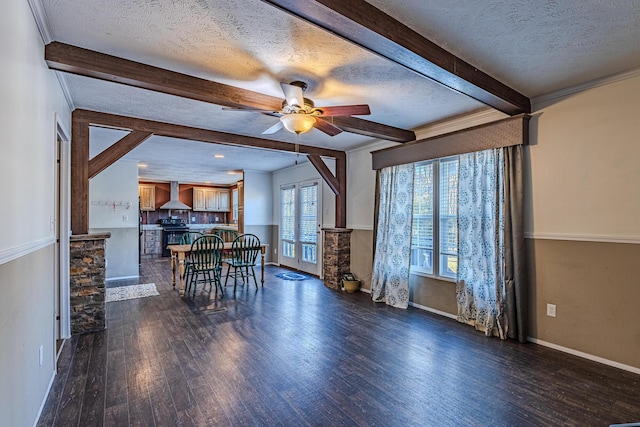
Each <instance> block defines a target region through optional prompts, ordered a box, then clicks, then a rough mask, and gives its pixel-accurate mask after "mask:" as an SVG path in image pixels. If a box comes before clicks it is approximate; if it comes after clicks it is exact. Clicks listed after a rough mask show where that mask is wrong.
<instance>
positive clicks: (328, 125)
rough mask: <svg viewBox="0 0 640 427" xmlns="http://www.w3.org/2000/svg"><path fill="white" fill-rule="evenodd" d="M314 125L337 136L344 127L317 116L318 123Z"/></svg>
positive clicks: (328, 133)
mask: <svg viewBox="0 0 640 427" xmlns="http://www.w3.org/2000/svg"><path fill="white" fill-rule="evenodd" d="M313 127H314V128H316V129H318V130H320V131H322V132H324V133H326V134H327V135H329V136H336V135H337V134H339V133H341V132H342V129H340V128H339V127H337V126H334V125H332V124H331V123H329V122H328V121H326V120H323V119H321V118H320V117H316V123H315V124H314V125H313Z"/></svg>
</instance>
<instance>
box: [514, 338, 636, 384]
mask: <svg viewBox="0 0 640 427" xmlns="http://www.w3.org/2000/svg"><path fill="white" fill-rule="evenodd" d="M527 341H530V342H532V343H534V344H538V345H541V346H544V347H549V348H552V349H554V350H558V351H561V352H563V353H568V354H571V355H573V356H578V357H582V358H583V359H588V360H591V361H594V362H598V363H602V364H604V365H608V366H612V367H614V368H618V369H622V370H624V371H628V372H632V373H634V374H639V375H640V368H636V367H635V366H630V365H625V364H624V363H619V362H614V361H613V360H609V359H605V358H602V357H598V356H594V355H592V354H589V353H583V352H582V351H578V350H574V349H572V348H568V347H563V346H561V345H557V344H553V343H550V342H547V341H543V340H539V339H537V338H533V337H527Z"/></svg>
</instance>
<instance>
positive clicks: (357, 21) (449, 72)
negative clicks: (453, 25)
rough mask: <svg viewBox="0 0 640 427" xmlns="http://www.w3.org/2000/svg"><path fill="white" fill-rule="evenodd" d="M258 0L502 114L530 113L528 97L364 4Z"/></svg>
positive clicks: (327, 0) (332, 0)
mask: <svg viewBox="0 0 640 427" xmlns="http://www.w3.org/2000/svg"><path fill="white" fill-rule="evenodd" d="M263 1H264V2H265V3H269V4H271V5H273V6H276V7H278V8H280V9H282V10H284V11H285V12H288V13H290V14H291V15H294V16H296V17H298V18H300V19H303V20H305V21H307V22H310V23H312V24H315V25H317V26H319V27H320V28H323V29H325V30H327V31H329V32H331V33H333V34H336V35H338V36H340V37H342V38H344V39H345V40H347V41H350V42H351V43H354V44H356V45H358V46H361V47H363V48H365V49H367V50H369V51H371V52H373V53H376V54H378V55H380V56H382V57H383V58H386V59H389V60H391V61H393V62H395V63H397V64H400V65H403V66H404V67H406V68H407V69H409V70H411V71H414V72H416V73H418V74H420V75H422V76H424V77H426V78H428V79H430V80H433V81H435V82H437V83H440V84H442V85H444V86H447V87H449V88H451V89H453V90H455V91H457V92H459V93H461V94H464V95H467V96H469V97H471V98H474V99H476V100H478V101H480V102H482V103H484V104H486V105H489V106H491V107H493V108H495V109H497V110H500V111H502V112H504V113H507V114H509V115H515V114H521V113H529V112H531V102H530V100H529V98H527V97H526V96H524V95H522V94H521V93H519V92H517V91H515V90H514V89H512V88H510V87H509V86H507V85H505V84H503V83H502V82H500V81H498V80H496V79H494V78H493V77H491V76H489V75H488V74H486V73H484V72H482V71H480V70H479V69H478V68H477V67H474V66H473V65H471V64H469V63H467V62H465V61H463V60H462V59H461V58H458V57H457V56H455V55H453V54H452V53H450V52H448V51H447V50H445V49H443V48H441V47H440V46H438V45H436V44H435V43H433V42H431V41H430V40H428V39H426V38H424V37H423V36H421V35H420V34H418V33H417V32H415V31H413V30H412V29H410V28H409V27H407V26H406V25H404V24H402V23H401V22H399V21H397V20H396V19H394V18H392V17H391V16H389V15H387V14H385V13H384V12H382V11H381V10H379V9H376V8H375V7H374V6H372V5H370V4H369V3H367V2H366V1H364V0H349V1H344V0H263Z"/></svg>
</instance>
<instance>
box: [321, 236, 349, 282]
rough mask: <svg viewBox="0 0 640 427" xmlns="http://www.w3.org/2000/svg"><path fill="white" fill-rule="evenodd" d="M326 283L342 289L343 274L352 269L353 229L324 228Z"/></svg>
mask: <svg viewBox="0 0 640 427" xmlns="http://www.w3.org/2000/svg"><path fill="white" fill-rule="evenodd" d="M323 231H324V260H323V268H324V285H325V286H326V287H328V288H331V289H336V290H339V289H342V276H343V275H345V274H347V273H350V269H351V230H350V229H347V228H324V229H323Z"/></svg>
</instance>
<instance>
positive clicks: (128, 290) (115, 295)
mask: <svg viewBox="0 0 640 427" xmlns="http://www.w3.org/2000/svg"><path fill="white" fill-rule="evenodd" d="M105 292H106V295H105V297H106V300H107V302H112V301H124V300H127V299H135V298H145V297H151V296H154V295H160V294H159V293H158V290H157V289H156V284H155V283H144V284H142V285H131V286H118V287H115V288H107V289H105Z"/></svg>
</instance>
